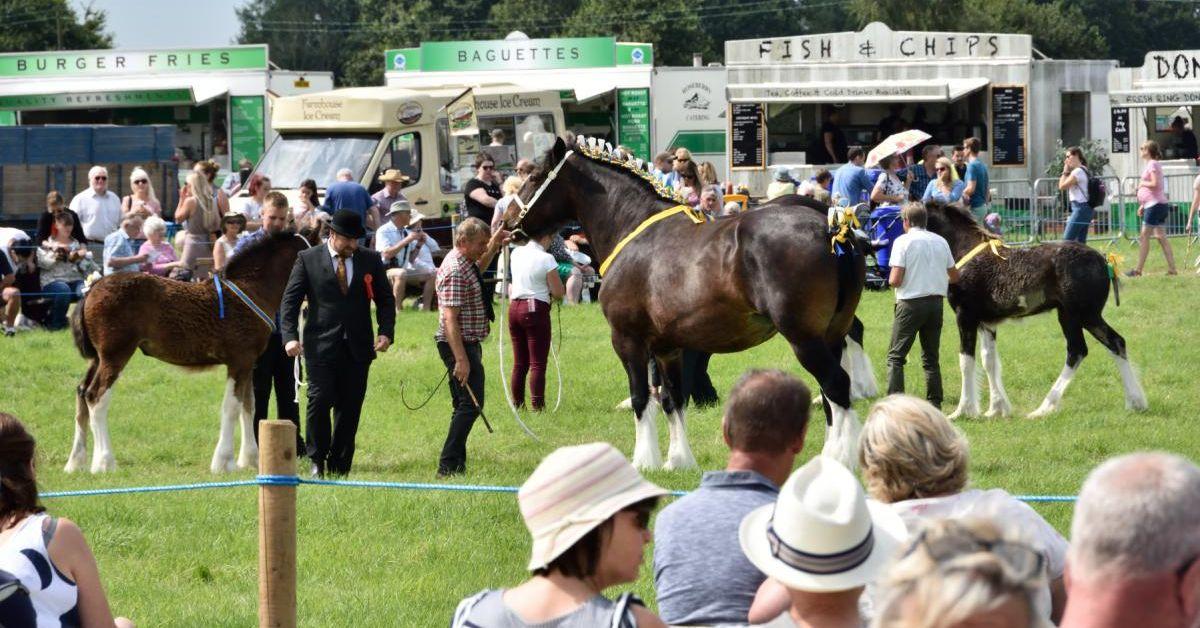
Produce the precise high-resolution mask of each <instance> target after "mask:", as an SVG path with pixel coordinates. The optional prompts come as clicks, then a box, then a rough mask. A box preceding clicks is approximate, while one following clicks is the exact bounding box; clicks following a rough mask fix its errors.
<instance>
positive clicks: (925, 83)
mask: <svg viewBox="0 0 1200 628" xmlns="http://www.w3.org/2000/svg"><path fill="white" fill-rule="evenodd" d="M988 82H989V81H988V79H986V78H982V77H975V78H936V79H927V80H901V81H834V82H812V83H747V84H741V85H738V84H732V85H730V86H729V87H728V92H729V102H734V103H756V102H787V103H842V102H952V101H955V100H958V99H959V98H962V97H963V96H966V95H967V94H970V93H971V92H974V91H976V90H979V89H981V88H983V87H984V86H986V85H987V84H988Z"/></svg>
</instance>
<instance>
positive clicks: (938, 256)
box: [889, 227, 954, 301]
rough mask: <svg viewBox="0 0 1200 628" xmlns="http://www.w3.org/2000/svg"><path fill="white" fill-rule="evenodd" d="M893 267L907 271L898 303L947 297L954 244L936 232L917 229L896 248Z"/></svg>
mask: <svg viewBox="0 0 1200 628" xmlns="http://www.w3.org/2000/svg"><path fill="white" fill-rule="evenodd" d="M889 263H890V264H891V265H892V266H895V267H897V268H903V269H904V282H903V283H901V284H900V287H899V288H896V300H897V301H901V300H905V299H917V298H920V297H928V296H933V295H937V296H942V297H944V296H946V291H947V290H949V288H950V276H949V275H948V274H947V273H946V271H947V270H949V269H950V268H953V267H954V255H952V254H951V253H950V245H949V244H946V240H945V239H943V238H942V236H940V235H938V234H936V233H930V232H928V231H926V230H924V229H921V228H920V227H913V228H911V229H909V230H908V232H907V233H905V234H904V235H901V236H900V237H898V238H896V243H895V244H893V245H892V257H891V260H890V262H889Z"/></svg>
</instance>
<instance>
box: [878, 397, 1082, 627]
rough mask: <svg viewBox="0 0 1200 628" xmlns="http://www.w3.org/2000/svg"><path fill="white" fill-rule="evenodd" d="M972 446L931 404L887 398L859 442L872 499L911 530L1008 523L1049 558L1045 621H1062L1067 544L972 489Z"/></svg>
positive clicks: (1010, 504) (1040, 523)
mask: <svg viewBox="0 0 1200 628" xmlns="http://www.w3.org/2000/svg"><path fill="white" fill-rule="evenodd" d="M969 458H970V451H969V449H968V447H967V439H966V437H964V436H963V435H962V433H961V432H959V431H958V429H957V428H955V427H954V426H953V425H951V424H950V421H949V420H948V419H946V416H945V415H944V414H942V412H941V411H940V410H938V409H937V408H935V407H934V406H933V405H932V404H930V403H929V402H927V401H924V400H922V399H918V398H916V397H910V396H908V395H889V396H887V397H884V398H883V399H881V400H879V401H877V402H876V403H875V405H873V406H871V410H870V412H869V413H868V415H867V421H866V423H865V424H864V425H863V431H862V434H861V436H860V437H859V450H858V459H859V464H860V465H861V467H862V474H863V483H864V484H865V485H866V488H867V494H868V495H870V496H871V497H872V498H874V499H877V500H879V501H881V502H884V503H887V504H891V507H892V509H893V510H895V511H896V512H897V513H898V514H899V515H900V516H901V518H903V519H904V522H905V523H906V524H908V527H909V529H910V530H911V529H916V528H919V527H920V526H921V525H922V524H923V523H924V522H927V521H929V520H932V519H968V518H984V519H992V520H995V521H1004V522H1006V523H1008V524H1010V525H1012V526H1014V528H1015V529H1018V530H1021V531H1023V532H1025V533H1027V534H1029V535H1030V537H1031V539H1030V541H1031V544H1032V545H1033V546H1034V547H1036V548H1037V549H1038V551H1039V552H1040V553H1041V554H1042V555H1043V556H1044V557H1045V561H1046V564H1047V566H1048V567H1049V581H1050V589H1049V591H1046V590H1045V589H1043V590H1042V591H1041V593H1040V594H1039V598H1040V599H1041V601H1042V602H1044V605H1043V606H1041V608H1042V609H1043V612H1044V613H1050V612H1051V609H1053V617H1054V618H1059V617H1061V616H1062V610H1063V607H1064V605H1065V603H1066V591H1065V589H1064V587H1063V580H1062V577H1063V570H1064V568H1065V564H1066V553H1067V541H1066V539H1064V538H1063V537H1062V535H1061V534H1059V533H1058V531H1057V530H1055V529H1054V527H1053V526H1051V525H1050V524H1049V523H1047V522H1046V520H1045V519H1043V518H1042V517H1041V515H1039V514H1038V513H1037V512H1036V511H1034V510H1033V509H1032V508H1030V507H1029V506H1028V505H1027V504H1025V503H1024V502H1022V501H1020V500H1018V499H1017V498H1015V497H1013V496H1012V495H1010V494H1008V493H1007V492H1006V491H1004V490H1002V489H989V490H982V489H977V488H970V489H969V488H967V480H968V473H967V462H968V460H969Z"/></svg>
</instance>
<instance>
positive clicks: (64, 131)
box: [24, 126, 94, 165]
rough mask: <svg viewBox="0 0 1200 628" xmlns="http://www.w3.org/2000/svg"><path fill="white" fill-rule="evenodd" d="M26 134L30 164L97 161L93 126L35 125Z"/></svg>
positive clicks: (28, 161)
mask: <svg viewBox="0 0 1200 628" xmlns="http://www.w3.org/2000/svg"><path fill="white" fill-rule="evenodd" d="M25 137H26V143H25V162H24V163H26V164H29V165H41V164H86V163H94V161H93V159H92V127H90V126H43V127H37V126H31V127H26V136H25Z"/></svg>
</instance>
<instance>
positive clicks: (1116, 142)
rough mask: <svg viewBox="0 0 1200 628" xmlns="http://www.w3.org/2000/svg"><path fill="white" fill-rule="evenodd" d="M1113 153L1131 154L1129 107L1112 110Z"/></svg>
mask: <svg viewBox="0 0 1200 628" xmlns="http://www.w3.org/2000/svg"><path fill="white" fill-rule="evenodd" d="M1112 152H1114V153H1128V152H1129V107H1113V108H1112Z"/></svg>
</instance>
